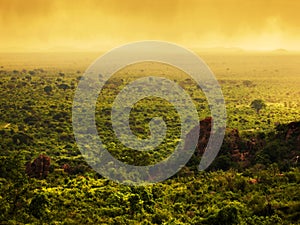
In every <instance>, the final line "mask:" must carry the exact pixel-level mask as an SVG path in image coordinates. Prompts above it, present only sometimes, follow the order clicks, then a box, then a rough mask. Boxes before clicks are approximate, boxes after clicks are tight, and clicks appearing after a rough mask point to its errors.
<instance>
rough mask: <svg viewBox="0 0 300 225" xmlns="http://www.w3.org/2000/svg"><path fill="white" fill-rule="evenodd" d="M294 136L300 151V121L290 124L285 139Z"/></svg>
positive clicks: (297, 148)
mask: <svg viewBox="0 0 300 225" xmlns="http://www.w3.org/2000/svg"><path fill="white" fill-rule="evenodd" d="M292 138H294V140H295V146H296V150H297V151H300V121H299V122H292V123H289V124H288V130H287V132H286V136H285V140H286V141H288V140H290V139H292Z"/></svg>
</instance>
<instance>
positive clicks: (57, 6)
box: [0, 0, 300, 51]
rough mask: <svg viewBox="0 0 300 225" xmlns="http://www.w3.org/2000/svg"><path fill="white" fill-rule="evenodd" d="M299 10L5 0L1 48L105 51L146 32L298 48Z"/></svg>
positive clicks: (204, 42) (151, 1) (195, 44)
mask: <svg viewBox="0 0 300 225" xmlns="http://www.w3.org/2000/svg"><path fill="white" fill-rule="evenodd" d="M299 10H300V1H299V0H239V1H237V0H178V1H177V0H160V1H158V0H118V1H117V0H85V1H82V0H24V1H23V0H0V51H26V50H27V51H37V50H38V51H39V50H42V51H44V50H46V51H47V50H63V51H66V50H72V49H79V50H96V51H101V50H109V49H111V48H113V47H116V46H118V45H121V44H125V43H127V42H131V41H140V40H145V39H146V40H150V39H156V40H164V41H170V42H175V43H178V44H181V45H184V46H186V47H189V48H210V47H239V48H244V49H257V50H270V49H277V48H286V49H289V50H300V42H299V40H300V29H299V27H300V12H299Z"/></svg>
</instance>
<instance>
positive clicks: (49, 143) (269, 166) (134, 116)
mask: <svg viewBox="0 0 300 225" xmlns="http://www.w3.org/2000/svg"><path fill="white" fill-rule="evenodd" d="M10 57H11V58H10ZM51 57H52V58H51ZM51 57H50V56H49V59H48V60H49V61H47V60H46V57H45V56H44V58H43V57H40V56H38V57H34V55H30V56H28V57H25V58H28V61H25V62H24V59H23V58H24V56H23V57H21V56H19V55H16V56H11V55H5V57H3V59H2V58H1V60H0V66H1V70H0V76H1V80H0V93H1V99H0V105H1V108H0V109H1V113H0V135H1V136H0V137H1V142H0V150H1V151H0V193H1V195H0V224H222V225H225V224H255V225H259V224H270V225H271V224H272V225H273V224H287V225H288V224H300V213H299V212H300V203H299V202H300V193H299V187H300V185H299V184H300V171H299V163H300V161H299V155H300V149H299V148H300V144H299V140H300V138H299V137H300V133H299V127H300V125H299V122H297V121H300V107H299V106H300V92H299V86H300V78H299V77H297V76H298V75H299V66H298V64H297V65H295V62H296V61H297V60H298V61H297V62H299V56H297V55H293V56H290V55H285V56H274V55H269V56H263V57H262V56H260V55H255V56H254V55H245V56H234V55H229V56H226V57H224V56H223V57H222V56H215V55H207V56H205V57H204V59H205V61H206V62H207V63H208V64H209V65H210V66H211V68H212V70H213V71H214V72H215V74H216V76H217V78H218V80H219V82H220V85H221V87H222V90H223V93H224V98H225V101H226V107H227V113H228V123H227V126H228V129H227V132H226V136H225V139H224V143H223V145H222V148H221V150H220V153H219V155H218V157H217V158H216V159H215V161H214V162H213V164H212V165H211V166H210V168H209V169H208V170H207V171H201V172H199V171H197V169H196V168H197V165H198V163H199V161H200V158H201V151H202V150H203V149H202V148H203V146H202V145H205V139H206V133H205V132H204V134H203V135H204V136H202V137H203V138H202V139H201V140H199V146H198V148H197V150H196V152H195V155H194V156H193V157H192V158H191V160H190V161H189V163H188V164H187V165H186V166H185V167H183V168H182V170H181V171H179V172H178V173H177V174H176V175H174V176H173V177H172V178H170V179H168V180H166V181H164V182H162V183H157V184H154V185H151V186H145V187H133V186H125V185H119V184H116V183H114V182H112V181H109V180H107V179H104V178H102V177H101V175H99V174H97V173H95V172H94V171H93V170H92V169H91V168H90V166H89V165H87V163H86V162H85V160H84V158H83V157H82V156H81V154H80V152H79V150H78V148H77V146H76V143H75V139H74V136H73V131H72V123H71V117H72V114H71V110H72V101H73V96H74V92H75V89H76V86H77V84H78V81H79V79H80V76H81V75H82V71H83V70H84V69H85V68H86V67H87V65H88V64H89V63H90V60H91V59H92V58H93V55H92V56H86V55H84V56H80V55H75V56H69V58H68V57H66V56H60V58H59V59H61V60H57V64H55V63H53V61H52V60H53V56H51ZM85 57H87V59H86V60H85V61H84V60H82V59H83V58H85ZM50 59H51V60H50ZM63 59H65V61H63ZM75 59H76V62H77V61H78V62H79V65H77V64H76V65H74V60H75ZM77 59H78V60H77ZM22 60H23V61H22ZM43 60H44V61H43ZM68 60H69V61H68ZM68 62H69V63H68ZM279 62H280V63H279ZM292 62H294V64H292ZM34 63H36V64H35V65H39V66H38V67H35V66H34V65H33V64H34ZM241 64H242V66H241ZM53 65H55V66H53ZM280 66H281V67H280ZM293 66H294V67H293ZM297 66H298V67H297ZM295 67H297V68H295ZM149 71H150V72H149ZM148 73H151V76H164V77H168V78H170V79H172V80H174V81H176V82H177V83H178V84H179V85H181V86H182V87H183V88H184V89H185V90H186V91H187V92H188V94H189V95H190V96H191V97H192V99H193V101H194V103H195V105H196V107H197V109H198V110H199V119H200V120H203V119H204V118H206V117H207V116H209V107H208V104H207V102H206V99H205V96H204V94H203V93H202V92H201V90H199V89H198V88H197V86H196V85H195V83H194V82H193V81H192V80H190V79H189V78H188V76H187V75H186V74H184V73H183V72H181V71H179V70H177V69H175V68H172V67H170V66H167V65H162V64H152V63H150V64H137V65H132V66H129V67H127V68H125V69H123V70H121V71H118V72H117V73H116V74H115V75H114V76H113V78H112V79H111V80H110V81H109V82H107V83H106V85H105V88H104V89H103V90H102V92H101V94H100V96H99V98H98V102H97V106H96V109H97V113H96V122H97V128H98V132H99V136H100V137H101V139H102V140H103V142H104V143H105V145H106V146H107V147H108V149H109V151H110V152H111V154H112V155H114V156H115V157H116V158H118V159H119V160H122V161H123V162H127V163H130V164H135V165H149V164H153V163H156V162H158V161H160V160H162V159H163V158H165V157H167V156H168V155H170V154H171V153H172V151H173V150H174V146H176V144H177V143H178V138H177V137H178V133H179V132H180V118H179V117H178V115H177V113H176V110H175V109H174V107H173V106H172V105H171V104H169V103H168V102H167V101H165V100H162V99H159V98H146V99H143V100H142V101H139V102H138V103H137V104H136V105H135V106H134V108H133V109H132V111H131V118H130V126H131V128H132V131H133V133H134V134H135V135H137V136H138V137H139V138H145V137H147V136H148V135H149V132H150V130H149V118H153V117H154V116H161V117H163V118H164V121H165V122H166V124H167V127H168V130H167V133H166V138H165V140H164V141H163V143H161V145H160V146H159V147H157V148H156V149H154V150H152V151H149V152H137V151H133V150H130V149H127V148H126V147H124V146H123V145H122V143H120V142H119V141H118V140H116V137H115V134H114V132H113V129H112V126H111V121H110V112H111V106H112V103H113V100H114V98H115V96H116V95H117V94H118V92H119V91H120V90H121V89H122V88H123V87H124V86H125V85H126V84H128V83H129V82H131V81H132V80H134V79H135V78H136V77H138V76H147V75H149V74H148ZM132 74H134V75H135V76H131V75H132ZM258 99H264V101H263V102H260V104H258V105H259V106H257V104H256V103H255V104H251V102H252V103H253V102H255V100H258ZM251 105H253V107H254V109H255V110H258V111H257V112H258V113H259V114H260V115H259V116H257V113H256V111H254V110H253V109H252V108H251V107H252V106H251ZM263 106H265V108H264V109H263V110H260V109H261V108H263ZM206 128H209V127H206ZM200 135H201V134H200ZM174 137H176V138H174ZM47 156H49V158H48V157H47ZM50 159H51V161H50Z"/></svg>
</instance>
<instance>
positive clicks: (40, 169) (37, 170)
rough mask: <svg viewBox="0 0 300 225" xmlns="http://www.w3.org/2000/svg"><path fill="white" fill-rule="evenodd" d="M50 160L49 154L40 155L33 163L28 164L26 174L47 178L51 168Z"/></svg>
mask: <svg viewBox="0 0 300 225" xmlns="http://www.w3.org/2000/svg"><path fill="white" fill-rule="evenodd" d="M50 161H51V160H50V157H49V156H46V155H40V156H39V157H37V158H36V159H35V160H34V161H33V162H32V163H31V162H28V163H27V164H26V174H27V175H28V176H29V177H32V178H37V179H44V178H46V177H47V175H48V174H49V170H50Z"/></svg>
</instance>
